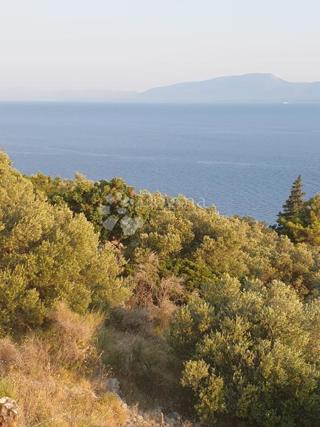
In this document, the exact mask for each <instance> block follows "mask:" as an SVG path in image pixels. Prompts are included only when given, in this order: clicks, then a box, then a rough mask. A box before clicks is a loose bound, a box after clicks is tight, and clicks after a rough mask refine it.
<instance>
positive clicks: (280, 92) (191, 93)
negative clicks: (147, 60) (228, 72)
mask: <svg viewBox="0 0 320 427" xmlns="http://www.w3.org/2000/svg"><path fill="white" fill-rule="evenodd" d="M141 97H142V98H143V99H144V100H145V101H147V102H150V101H151V102H183V103H206V102H209V103H210V102H308V101H309V102H320V82H319V81H317V82H310V83H304V82H298V83H296V82H289V81H286V80H284V79H281V78H280V77H277V76H275V75H274V74H271V73H250V74H242V75H234V76H221V77H216V78H212V79H208V80H202V81H198V82H197V81H195V82H183V83H176V84H173V85H168V86H162V87H157V88H153V89H149V90H147V91H145V92H143V93H142V94H141Z"/></svg>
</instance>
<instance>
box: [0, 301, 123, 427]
mask: <svg viewBox="0 0 320 427" xmlns="http://www.w3.org/2000/svg"><path fill="white" fill-rule="evenodd" d="M51 319H52V327H51V329H50V331H51V332H50V334H49V333H47V334H45V336H42V337H36V336H30V337H27V338H26V339H25V340H24V341H23V342H22V343H20V344H19V345H18V344H14V343H13V342H12V341H11V340H10V339H9V338H4V339H2V340H0V375H1V380H0V394H1V395H9V396H11V397H13V398H15V399H16V400H17V402H18V405H19V407H20V412H21V415H20V420H19V423H20V424H19V425H20V426H25V427H36V426H39V427H40V426H55V427H69V426H70V427H73V426H74V427H82V426H83V427H84V426H86V427H102V426H109V427H116V426H121V425H124V424H125V422H126V419H127V408H125V407H124V405H123V404H122V402H121V400H120V399H119V398H118V397H117V396H116V395H114V394H112V393H109V392H107V391H106V388H105V389H103V387H101V383H103V382H104V383H105V384H106V381H105V380H106V378H105V377H104V375H103V374H102V373H100V378H99V382H100V386H99V387H96V382H95V381H93V380H92V379H91V378H90V375H89V372H90V366H91V365H92V366H94V365H95V366H97V365H99V360H98V358H97V355H96V353H95V346H94V340H95V333H96V329H97V327H98V326H99V325H100V323H101V320H102V319H101V317H100V316H97V315H91V314H90V315H87V316H84V317H80V316H78V315H75V314H74V313H72V312H70V311H69V310H68V309H67V308H66V307H65V306H63V305H61V306H59V307H57V309H56V310H55V312H54V313H52V316H51ZM84 372H85V373H87V375H84V374H83V373H84Z"/></svg>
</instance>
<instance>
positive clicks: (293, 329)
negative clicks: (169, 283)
mask: <svg viewBox="0 0 320 427" xmlns="http://www.w3.org/2000/svg"><path fill="white" fill-rule="evenodd" d="M203 294H204V298H203V299H202V298H199V297H193V298H192V299H191V301H190V302H189V304H188V305H187V306H185V307H182V308H181V309H180V310H179V311H178V312H177V314H176V316H175V318H174V320H173V323H172V327H171V342H172V345H173V346H174V348H175V350H176V353H177V354H178V355H179V357H180V359H181V361H182V362H183V363H184V365H183V366H184V367H183V372H182V379H181V383H182V385H183V386H184V387H188V388H190V390H191V391H192V395H193V400H194V405H195V409H196V411H197V413H198V415H199V417H200V418H201V419H203V420H207V421H210V422H214V421H215V420H223V419H226V420H229V421H230V420H243V421H244V422H245V423H246V425H259V426H276V425H279V426H310V425H316V423H317V421H316V420H318V419H319V416H320V366H319V350H320V347H319V339H318V338H316V337H318V336H319V334H320V302H319V301H313V302H310V303H303V302H302V301H301V300H299V298H298V296H297V294H296V293H295V291H294V290H293V289H292V288H290V287H289V286H286V285H284V284H283V283H281V282H277V281H275V282H272V283H270V284H269V285H267V286H263V285H262V284H261V282H259V281H255V282H247V283H245V284H242V285H241V284H240V282H239V281H238V280H237V279H232V278H231V277H230V276H227V275H226V276H224V277H223V278H222V279H221V280H219V281H216V283H214V284H212V285H210V286H207V287H206V288H205V289H204V290H203Z"/></svg>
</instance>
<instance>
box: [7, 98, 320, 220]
mask: <svg viewBox="0 0 320 427" xmlns="http://www.w3.org/2000/svg"><path fill="white" fill-rule="evenodd" d="M0 148H1V149H3V150H5V151H6V152H7V153H8V154H9V155H10V157H11V159H12V160H13V164H14V166H15V167H16V168H17V169H19V170H21V171H22V172H23V173H26V174H34V173H36V172H38V171H41V172H43V173H45V174H49V175H52V176H61V177H64V178H71V177H73V175H74V174H75V172H77V171H79V172H81V173H83V174H84V175H86V176H87V177H88V178H90V179H93V180H98V179H107V180H109V179H111V178H113V177H122V178H123V179H125V181H127V183H128V184H130V185H132V186H134V187H135V188H136V189H137V190H141V189H147V190H150V191H160V192H162V193H166V194H168V195H172V196H175V195H178V194H183V195H185V196H187V197H189V198H191V199H193V201H194V202H195V203H197V204H199V205H201V206H212V205H214V206H215V207H216V208H217V209H218V211H219V212H220V213H222V214H225V215H239V216H251V217H254V218H256V219H258V220H262V221H265V222H267V223H268V224H273V223H274V222H275V220H276V217H277V213H278V212H279V210H280V209H281V206H282V204H283V202H284V201H285V199H286V198H287V196H288V194H289V191H290V187H291V184H292V182H293V180H294V179H295V178H296V177H297V176H298V175H302V178H303V182H304V189H305V192H306V197H310V196H312V195H313V194H315V193H317V192H320V105H298V104H277V105H229V104H224V105H166V104H122V103H118V104H108V103H14V102H11V103H0Z"/></svg>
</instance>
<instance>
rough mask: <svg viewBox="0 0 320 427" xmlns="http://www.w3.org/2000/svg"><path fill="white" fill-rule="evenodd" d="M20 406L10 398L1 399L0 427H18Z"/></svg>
mask: <svg viewBox="0 0 320 427" xmlns="http://www.w3.org/2000/svg"><path fill="white" fill-rule="evenodd" d="M17 418H18V405H17V403H16V402H15V401H14V400H13V399H10V397H2V398H1V399H0V427H16V425H17Z"/></svg>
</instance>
